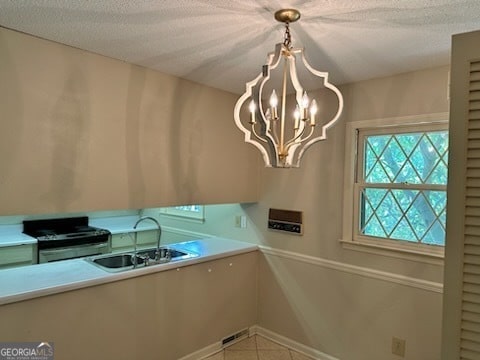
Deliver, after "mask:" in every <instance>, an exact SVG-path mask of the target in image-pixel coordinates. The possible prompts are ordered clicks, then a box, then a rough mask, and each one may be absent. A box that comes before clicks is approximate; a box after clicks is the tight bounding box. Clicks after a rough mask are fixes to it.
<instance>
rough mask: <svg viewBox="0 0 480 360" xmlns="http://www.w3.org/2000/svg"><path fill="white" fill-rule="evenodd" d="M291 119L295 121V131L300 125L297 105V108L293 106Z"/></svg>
mask: <svg viewBox="0 0 480 360" xmlns="http://www.w3.org/2000/svg"><path fill="white" fill-rule="evenodd" d="M293 118H294V119H295V123H294V125H293V128H294V129H295V130H297V129H298V127H299V125H300V107H299V106H298V104H297V106H295V111H294V112H293Z"/></svg>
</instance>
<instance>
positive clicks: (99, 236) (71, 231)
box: [23, 216, 110, 263]
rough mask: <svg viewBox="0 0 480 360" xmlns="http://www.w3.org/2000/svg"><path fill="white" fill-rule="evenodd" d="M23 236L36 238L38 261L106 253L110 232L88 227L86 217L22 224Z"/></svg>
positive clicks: (30, 221)
mask: <svg viewBox="0 0 480 360" xmlns="http://www.w3.org/2000/svg"><path fill="white" fill-rule="evenodd" d="M23 233H24V234H27V235H29V236H32V237H34V238H36V239H37V242H38V260H39V262H40V263H41V262H49V261H57V260H64V259H71V258H75V257H82V256H89V255H96V254H103V253H105V252H108V249H109V239H110V231H108V230H106V229H101V228H97V227H93V226H90V225H88V217H87V216H80V217H70V218H58V219H44V220H25V221H23Z"/></svg>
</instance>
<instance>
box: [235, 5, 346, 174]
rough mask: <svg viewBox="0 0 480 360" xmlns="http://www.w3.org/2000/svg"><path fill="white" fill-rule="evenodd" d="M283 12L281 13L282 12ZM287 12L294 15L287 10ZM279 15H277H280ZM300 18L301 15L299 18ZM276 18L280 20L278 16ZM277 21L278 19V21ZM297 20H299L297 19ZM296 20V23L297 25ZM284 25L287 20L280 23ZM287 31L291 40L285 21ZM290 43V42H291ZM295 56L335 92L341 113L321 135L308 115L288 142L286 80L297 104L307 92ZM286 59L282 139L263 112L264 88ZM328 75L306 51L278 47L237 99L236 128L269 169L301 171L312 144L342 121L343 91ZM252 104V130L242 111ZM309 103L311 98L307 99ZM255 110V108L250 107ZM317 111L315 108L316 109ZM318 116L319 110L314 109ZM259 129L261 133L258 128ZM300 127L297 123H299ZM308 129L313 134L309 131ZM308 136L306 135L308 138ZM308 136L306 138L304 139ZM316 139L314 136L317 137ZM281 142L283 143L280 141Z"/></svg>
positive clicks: (282, 46)
mask: <svg viewBox="0 0 480 360" xmlns="http://www.w3.org/2000/svg"><path fill="white" fill-rule="evenodd" d="M280 11H282V10H280ZM288 11H293V10H291V9H288ZM277 13H278V12H277ZM299 17H300V15H299V13H298V18H299ZM276 18H277V16H276ZM277 20H278V18H277ZM295 20H296V19H295ZM295 20H293V21H295ZM279 21H284V20H279ZM285 23H286V27H287V31H286V36H287V35H288V37H289V31H288V22H287V21H285ZM288 40H290V39H289V38H288ZM296 55H299V57H300V58H301V60H302V62H303V64H304V66H305V68H306V69H307V70H308V71H309V72H310V73H311V74H313V75H314V76H316V77H319V78H322V79H323V86H324V87H325V88H327V89H329V90H331V91H333V92H334V93H335V95H336V97H337V99H338V109H337V111H336V113H335V115H334V116H333V117H332V119H331V120H330V121H328V122H326V123H325V124H324V125H322V126H321V129H320V130H319V131H318V130H316V129H315V128H316V127H317V126H318V125H317V124H316V123H315V114H314V113H313V115H311V117H310V118H308V117H307V116H306V115H305V116H304V117H303V118H302V119H301V121H298V125H295V126H296V128H295V129H294V136H293V137H292V138H291V139H289V140H287V141H285V139H284V127H285V103H286V96H287V94H286V76H287V75H289V76H290V80H291V83H292V85H293V87H294V89H295V99H296V101H297V104H302V101H304V100H303V99H304V98H305V97H306V92H305V90H304V89H303V87H302V85H301V84H300V81H299V80H298V76H297V70H296V57H295V56H296ZM282 59H284V68H283V72H284V73H283V89H282V94H281V110H282V111H281V117H280V118H278V119H277V120H279V125H280V138H279V137H278V134H277V128H276V127H277V124H276V121H277V120H274V119H272V114H271V113H269V110H268V111H264V105H263V101H262V99H264V97H263V89H264V85H265V84H266V83H267V81H268V80H270V72H271V71H272V70H275V69H277V67H278V66H279V65H280V64H281V62H282V61H281V60H282ZM328 76H329V74H328V72H322V71H318V70H316V69H314V68H313V67H312V66H311V65H310V64H309V63H308V61H307V59H306V58H305V51H304V49H303V48H290V47H289V41H285V42H284V43H279V44H276V46H275V51H274V52H272V53H269V54H268V57H267V63H266V64H265V65H263V68H262V72H261V73H260V74H259V75H258V76H257V77H256V78H255V79H253V80H252V81H250V82H247V84H246V91H245V93H244V94H243V95H242V96H241V97H240V98H239V99H238V101H237V103H236V104H235V108H234V118H235V124H236V125H237V127H238V128H239V129H240V130H241V131H242V132H243V133H244V140H245V142H247V143H250V144H252V145H254V146H255V147H256V148H257V149H258V150H259V151H260V152H261V154H262V156H263V160H264V162H265V166H266V167H278V168H291V167H299V166H300V161H301V159H302V157H303V155H304V153H305V151H306V150H307V149H308V148H310V146H312V145H313V144H315V143H317V142H319V141H322V140H325V139H326V138H327V130H328V129H330V128H331V127H332V126H333V125H334V124H335V123H336V122H337V121H338V119H339V118H340V116H341V114H342V111H343V106H344V102H343V96H342V94H341V92H340V90H339V89H338V88H337V87H336V86H335V85H333V84H332V83H330V82H329V81H328ZM248 100H250V101H251V102H252V101H253V103H254V104H255V105H254V106H253V107H252V108H251V120H250V122H249V123H250V125H251V128H250V129H249V128H247V127H246V126H245V125H244V123H246V122H247V121H245V120H243V121H242V115H244V116H245V111H242V107H243V108H244V104H245V103H246V102H247V101H248ZM307 100H308V98H307ZM250 106H252V105H250ZM315 107H316V105H315ZM302 110H303V113H304V114H307V109H306V108H305V109H302ZM315 112H316V108H315ZM257 119H259V121H258V125H259V131H258V130H257V129H256V128H255V125H257ZM296 124H297V123H296ZM307 127H310V130H309V131H307V130H308V129H307ZM305 133H307V134H305ZM305 135H306V136H305ZM314 135H315V136H314ZM279 139H280V140H279Z"/></svg>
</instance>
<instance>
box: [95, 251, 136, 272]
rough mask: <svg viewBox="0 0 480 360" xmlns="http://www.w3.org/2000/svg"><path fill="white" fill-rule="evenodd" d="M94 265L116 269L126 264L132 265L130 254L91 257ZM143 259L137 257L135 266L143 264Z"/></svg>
mask: <svg viewBox="0 0 480 360" xmlns="http://www.w3.org/2000/svg"><path fill="white" fill-rule="evenodd" d="M92 262H93V263H94V264H96V265H100V266H103V267H106V268H109V269H118V268H123V267H127V266H133V255H132V254H120V255H108V256H102V257H99V258H95V259H92ZM143 262H144V259H143V258H140V257H137V266H138V265H141V264H143Z"/></svg>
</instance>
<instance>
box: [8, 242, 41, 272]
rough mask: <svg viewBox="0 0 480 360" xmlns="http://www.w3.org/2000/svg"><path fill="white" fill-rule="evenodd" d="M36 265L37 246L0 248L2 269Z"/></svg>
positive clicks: (26, 245) (25, 245) (24, 245)
mask: <svg viewBox="0 0 480 360" xmlns="http://www.w3.org/2000/svg"><path fill="white" fill-rule="evenodd" d="M35 263H36V244H23V245H13V246H3V247H0V269H3V268H9V267H16V266H23V265H32V264H35Z"/></svg>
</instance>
